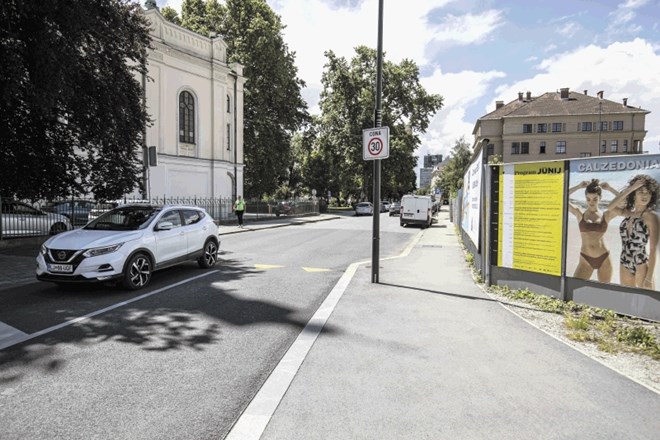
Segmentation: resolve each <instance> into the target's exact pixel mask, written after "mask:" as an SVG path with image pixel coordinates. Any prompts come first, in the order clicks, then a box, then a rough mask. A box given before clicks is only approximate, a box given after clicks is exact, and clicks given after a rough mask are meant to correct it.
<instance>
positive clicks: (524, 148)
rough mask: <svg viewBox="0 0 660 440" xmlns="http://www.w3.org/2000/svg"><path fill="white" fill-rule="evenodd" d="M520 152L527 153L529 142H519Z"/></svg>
mask: <svg viewBox="0 0 660 440" xmlns="http://www.w3.org/2000/svg"><path fill="white" fill-rule="evenodd" d="M520 154H529V142H521V143H520Z"/></svg>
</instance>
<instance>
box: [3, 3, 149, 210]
mask: <svg viewBox="0 0 660 440" xmlns="http://www.w3.org/2000/svg"><path fill="white" fill-rule="evenodd" d="M138 9H139V5H137V4H136V3H133V2H129V1H125V0H97V1H91V0H89V1H81V2H42V1H38V0H25V1H23V0H22V1H18V0H15V1H9V2H7V5H6V7H3V8H2V9H1V13H2V15H1V16H0V20H1V22H2V25H1V26H0V33H1V37H0V56H1V57H2V59H3V60H11V62H9V63H7V62H3V63H2V64H1V65H0V99H1V100H2V101H1V102H0V128H2V133H3V135H4V136H5V138H4V139H3V143H2V144H3V145H2V149H0V163H2V164H3V172H2V173H0V193H2V194H3V195H5V196H7V195H9V196H16V197H19V198H30V199H37V198H53V197H57V196H65V195H70V194H78V193H87V192H89V191H92V192H94V193H95V195H96V196H97V197H108V198H111V197H112V198H116V197H119V196H121V195H122V194H125V193H127V192H130V191H132V190H133V188H135V187H136V185H137V183H138V180H139V168H138V160H137V157H136V151H138V150H139V148H140V147H141V145H142V134H143V131H144V127H145V124H146V121H147V117H146V114H145V112H144V111H143V108H142V87H141V83H140V81H139V80H137V79H136V77H137V78H139V77H140V74H141V73H142V72H145V64H144V62H145V59H146V51H147V47H148V45H149V42H150V38H149V33H148V25H147V23H146V20H145V18H144V16H143V15H142V14H141V13H139V12H138ZM101 182H102V183H101Z"/></svg>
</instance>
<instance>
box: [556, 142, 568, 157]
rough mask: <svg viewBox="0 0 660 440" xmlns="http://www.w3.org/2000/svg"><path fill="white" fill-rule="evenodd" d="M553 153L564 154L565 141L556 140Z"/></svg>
mask: <svg viewBox="0 0 660 440" xmlns="http://www.w3.org/2000/svg"><path fill="white" fill-rule="evenodd" d="M555 153H557V154H566V141H557V146H556V147H555Z"/></svg>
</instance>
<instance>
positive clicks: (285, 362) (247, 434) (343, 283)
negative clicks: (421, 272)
mask: <svg viewBox="0 0 660 440" xmlns="http://www.w3.org/2000/svg"><path fill="white" fill-rule="evenodd" d="M422 234H423V231H420V232H419V234H417V235H416V236H415V237H414V239H413V240H412V241H411V242H410V244H409V245H408V246H407V247H406V249H405V250H404V251H403V252H402V253H401V255H399V256H396V257H390V258H400V257H405V256H408V255H409V254H410V251H411V250H412V249H413V248H414V247H415V245H416V244H417V243H418V242H419V240H420V239H421V237H422ZM386 259H389V258H383V260H386ZM370 262H371V260H368V261H360V262H357V263H353V264H351V265H350V266H348V268H347V269H346V271H345V272H344V274H343V275H342V276H341V278H340V279H339V281H338V282H337V284H336V285H335V287H334V288H333V289H332V291H330V293H329V294H328V296H327V297H326V299H325V301H323V304H321V307H319V309H318V310H317V311H316V313H314V316H312V318H311V319H310V320H309V322H308V323H307V325H306V326H305V328H304V329H303V331H302V332H301V333H300V334H299V335H298V337H297V338H296V340H295V341H294V342H293V344H292V345H291V347H290V348H289V350H288V351H287V352H286V354H285V355H284V357H283V358H282V360H280V362H279V364H277V366H276V367H275V369H274V370H273V372H272V373H271V374H270V376H268V379H266V382H264V384H263V385H262V387H261V389H260V390H259V391H258V392H257V394H256V395H255V396H254V398H253V399H252V401H251V402H250V404H249V405H248V407H247V408H245V411H243V414H241V416H240V417H239V418H238V420H237V421H236V423H235V424H234V426H233V427H232V428H231V430H230V431H229V434H227V437H225V440H258V439H259V438H261V436H262V434H263V433H264V431H265V430H266V426H267V425H268V423H269V422H270V419H271V418H272V417H273V414H274V413H275V410H276V409H277V407H278V405H279V404H280V402H281V401H282V399H283V398H284V395H285V394H286V392H287V390H288V389H289V386H290V385H291V382H293V379H294V378H295V376H296V374H297V373H298V370H299V369H300V366H301V365H302V363H303V361H304V360H305V358H306V357H307V355H308V354H309V351H310V350H311V349H312V346H313V345H314V342H316V338H317V337H318V335H319V334H320V333H321V330H323V326H324V325H325V323H326V321H327V320H328V318H329V317H330V315H331V314H332V312H333V311H334V310H335V307H336V306H337V303H338V302H339V300H340V299H341V297H342V295H343V294H344V292H345V291H346V288H347V287H348V284H349V283H350V282H351V280H352V279H353V276H354V275H355V272H356V271H357V268H358V267H359V266H360V265H363V264H367V263H370Z"/></svg>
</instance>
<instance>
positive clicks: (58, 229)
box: [50, 222, 67, 235]
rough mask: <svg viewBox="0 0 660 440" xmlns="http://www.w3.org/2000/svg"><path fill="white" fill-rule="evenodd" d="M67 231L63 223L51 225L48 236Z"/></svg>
mask: <svg viewBox="0 0 660 440" xmlns="http://www.w3.org/2000/svg"><path fill="white" fill-rule="evenodd" d="M66 230H67V227H66V225H65V224H64V223H61V222H57V223H55V224H53V226H51V227H50V235H57V234H59V233H61V232H64V231H66Z"/></svg>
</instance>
